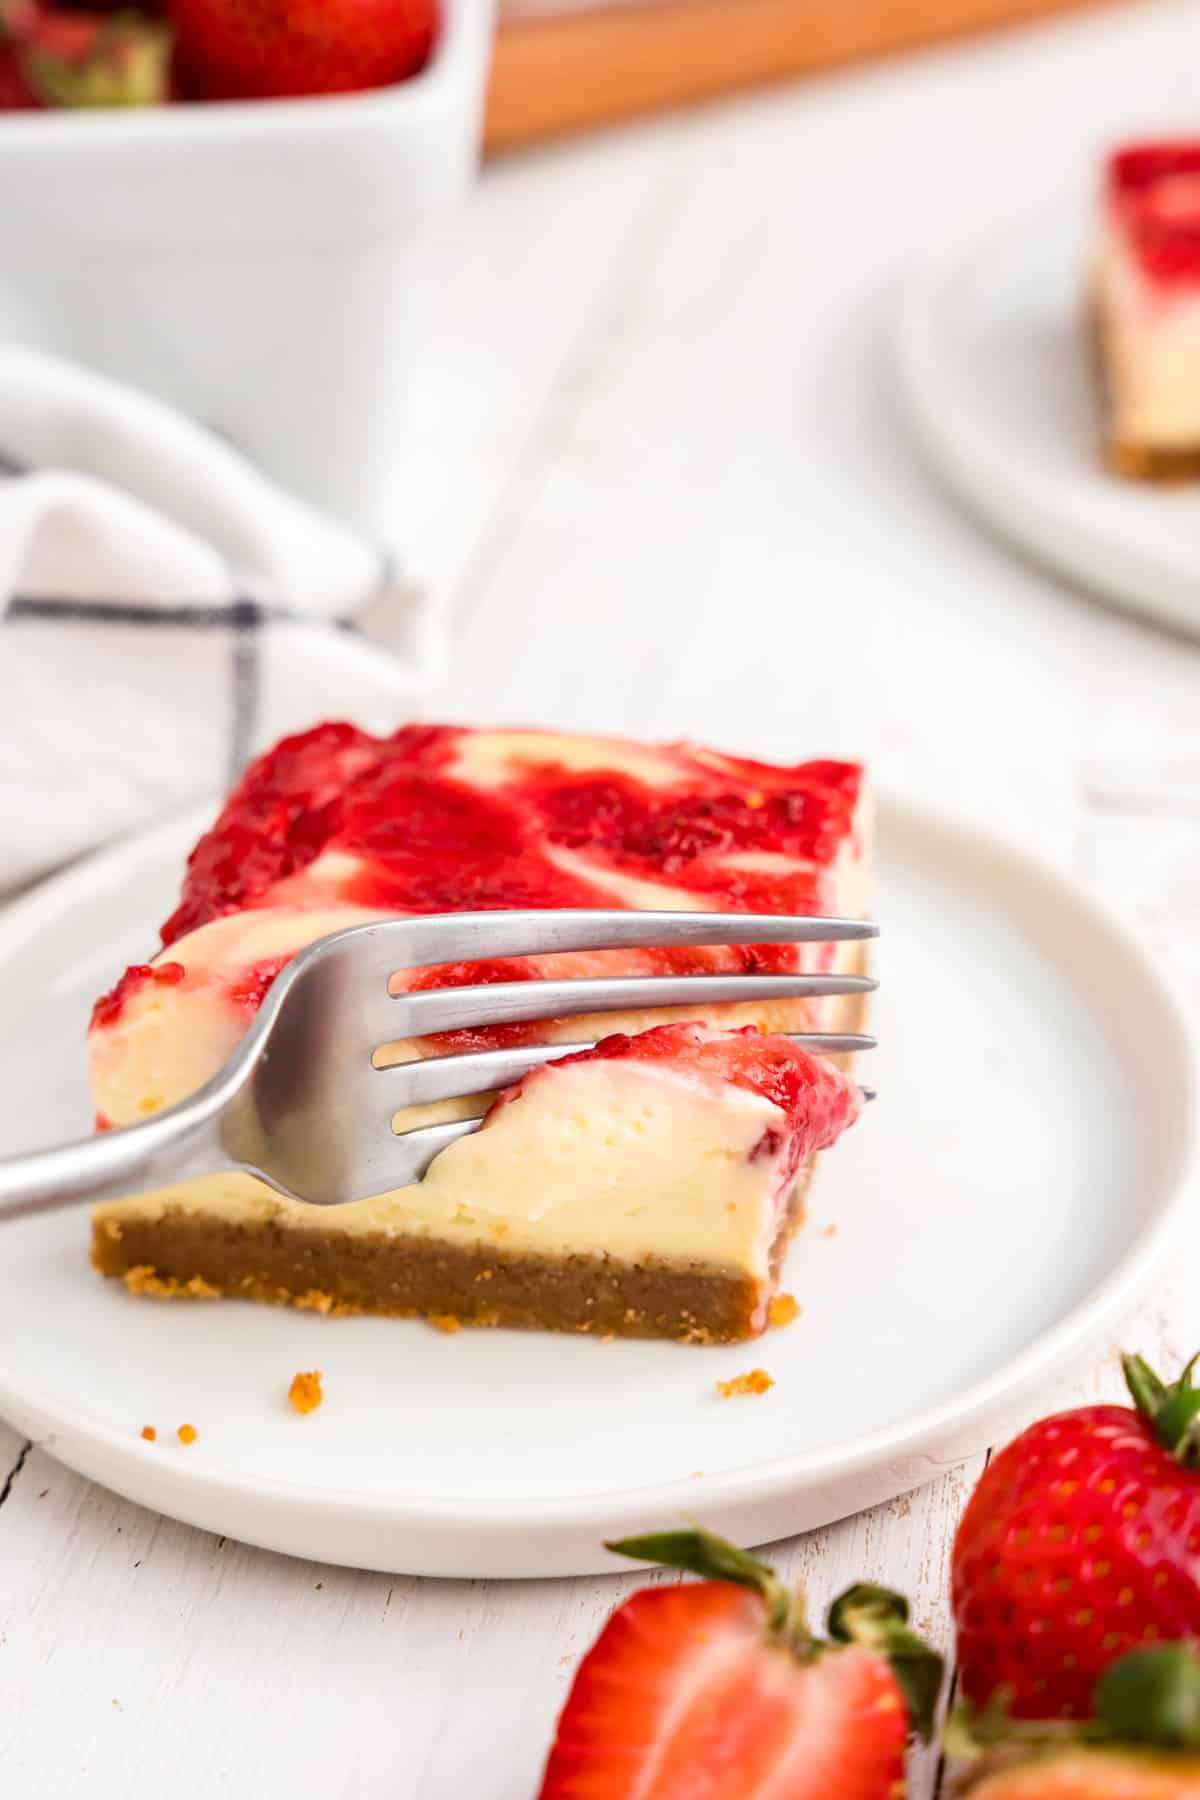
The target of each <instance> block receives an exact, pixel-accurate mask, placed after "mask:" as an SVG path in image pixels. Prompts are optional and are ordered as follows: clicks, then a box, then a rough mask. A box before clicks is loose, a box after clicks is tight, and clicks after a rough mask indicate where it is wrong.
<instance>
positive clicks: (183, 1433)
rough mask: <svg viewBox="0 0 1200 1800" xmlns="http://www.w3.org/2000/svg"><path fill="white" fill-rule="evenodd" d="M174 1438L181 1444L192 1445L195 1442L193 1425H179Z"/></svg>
mask: <svg viewBox="0 0 1200 1800" xmlns="http://www.w3.org/2000/svg"><path fill="white" fill-rule="evenodd" d="M175 1436H176V1437H177V1438H178V1439H179V1441H180V1443H181V1444H194V1443H195V1441H196V1427H195V1426H194V1425H181V1426H180V1427H179V1430H178V1431H177V1432H176V1433H175Z"/></svg>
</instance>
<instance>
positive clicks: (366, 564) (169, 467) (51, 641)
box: [0, 345, 441, 890]
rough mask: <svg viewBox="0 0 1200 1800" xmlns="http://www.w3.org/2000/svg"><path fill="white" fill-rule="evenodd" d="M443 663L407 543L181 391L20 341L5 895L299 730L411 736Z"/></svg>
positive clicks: (3, 602)
mask: <svg viewBox="0 0 1200 1800" xmlns="http://www.w3.org/2000/svg"><path fill="white" fill-rule="evenodd" d="M368 608H369V610H370V614H371V618H372V619H373V620H376V621H378V623H379V626H380V629H381V633H382V635H383V636H384V637H385V639H386V642H387V645H388V649H387V650H384V649H383V648H381V647H380V646H379V645H377V644H375V643H372V642H371V641H369V640H368V638H367V637H365V636H364V635H363V634H362V633H361V632H360V631H358V630H357V629H354V628H353V623H354V621H355V620H356V618H359V617H360V616H361V615H362V614H363V612H364V611H366V610H367V609H368ZM440 654H441V635H440V632H439V629H438V623H437V620H436V618H435V617H434V616H433V613H432V610H431V607H430V604H429V601H428V599H427V598H423V597H422V596H421V595H419V594H416V593H414V592H410V591H407V590H406V589H405V587H404V586H403V584H402V583H401V582H400V581H399V579H398V578H397V575H396V572H395V568H394V564H393V560H392V557H391V556H390V555H389V553H388V551H387V550H386V548H384V547H381V546H380V545H378V544H372V543H368V542H365V541H364V540H363V539H362V538H361V537H359V536H358V535H356V534H355V533H353V532H351V531H350V530H349V529H347V528H346V527H345V526H343V525H341V524H339V523H338V522H336V521H335V520H333V519H330V518H328V517H325V516H323V515H322V514H320V513H318V512H316V511H315V510H314V509H313V508H312V507H310V506H309V505H308V504H307V503H305V502H302V501H300V500H297V499H295V498H293V497H292V496H291V495H289V494H286V493H284V492H283V491H282V490H281V489H279V488H277V487H276V486H275V485H274V484H273V483H272V482H270V481H269V480H268V479H267V477H266V476H265V475H263V474H262V473H260V471H259V470H258V469H257V468H255V467H253V466H252V465H251V464H250V463H248V462H246V461H245V460H244V459H243V458H242V457H241V456H240V455H239V454H238V453H237V452H236V451H234V450H233V449H231V448H230V447H229V446H228V445H227V444H225V443H224V442H223V441H221V440H220V439H218V438H216V437H214V436H213V435H212V434H211V433H210V432H208V431H206V430H205V429H204V428H203V427H201V426H199V425H197V424H195V423H194V422H193V421H191V420H189V419H187V418H185V417H183V416H182V415H181V414H179V413H177V412H175V411H173V410H172V409H171V408H170V407H168V406H166V405H164V404H163V403H162V402H161V401H158V400H154V399H151V398H150V397H149V396H148V395H145V394H141V393H138V392H136V391H134V390H132V389H130V388H127V387H124V386H122V385H121V384H120V383H118V382H115V381H112V380H109V379H108V378H107V377H103V376H100V375H96V374H93V373H91V372H90V371H88V370H85V369H83V368H81V367H79V366H78V365H76V364H73V363H70V362H66V361H62V360H60V359H58V358H56V357H51V356H47V355H45V354H43V353H41V352H37V351H32V350H27V349H23V348H20V347H18V346H15V345H0V890H3V889H5V888H10V887H13V886H15V885H17V884H19V883H22V882H26V881H29V880H31V879H32V878H33V877H34V876H36V875H38V874H41V873H43V872H44V871H46V870H48V869H50V868H53V867H55V866H56V865H57V864H60V863H62V862H65V861H66V860H67V859H68V858H69V857H72V856H75V855H77V854H78V853H79V852H80V851H82V850H85V849H87V848H89V847H90V846H92V845H94V844H100V843H104V842H106V841H108V840H109V839H111V838H113V837H115V836H117V835H118V834H120V833H122V832H126V831H129V830H131V829H133V828H134V827H136V826H139V825H143V824H145V823H146V822H147V821H149V820H151V819H152V818H153V817H154V816H155V815H156V814H158V813H161V812H163V811H164V810H167V809H169V808H171V807H174V806H178V805H180V804H182V803H183V802H184V801H186V800H189V799H196V798H198V797H200V796H203V795H205V794H208V793H215V792H217V791H218V790H220V789H222V788H224V787H226V786H227V785H228V784H229V782H230V781H231V780H232V779H233V777H234V776H236V774H237V772H238V771H239V770H240V768H241V766H242V764H243V763H244V762H245V760H246V758H247V757H248V756H250V755H251V754H253V752H255V751H256V750H258V749H260V748H262V747H263V745H265V744H266V743H268V742H270V741H271V740H272V739H274V738H276V737H279V736H280V735H282V734H283V733H285V732H288V731H293V730H298V729H301V728H303V727H304V726H306V725H309V724H312V723H314V722H315V721H316V720H318V719H320V718H326V717H331V716H348V717H351V718H353V719H354V720H356V721H357V722H358V723H360V724H362V725H364V726H366V727H367V728H368V729H373V730H378V731H386V730H389V729H394V728H395V726H396V725H397V724H399V723H401V722H402V721H403V719H404V718H405V716H406V713H407V710H408V708H409V705H410V703H411V700H412V697H413V696H414V694H416V693H418V692H419V691H420V690H421V688H422V687H424V686H425V685H427V683H428V681H429V680H430V679H431V677H432V675H433V673H434V672H435V669H436V666H437V664H438V662H439V660H440Z"/></svg>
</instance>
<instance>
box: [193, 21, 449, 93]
mask: <svg viewBox="0 0 1200 1800" xmlns="http://www.w3.org/2000/svg"><path fill="white" fill-rule="evenodd" d="M167 13H168V15H169V17H170V18H171V21H172V23H173V24H174V27H175V39H176V65H177V74H178V79H179V82H180V85H181V88H182V90H183V92H184V93H185V94H186V95H187V96H188V97H189V98H192V99H197V100H244V99H256V98H259V97H263V96H269V95H272V94H275V95H278V94H335V93H345V92H349V91H351V90H353V89H357V88H373V87H386V86H388V85H389V83H391V82H394V81H402V80H403V79H404V77H405V76H407V75H413V74H415V73H416V72H417V70H418V69H421V68H423V67H424V65H425V63H426V62H427V61H428V60H429V54H430V51H431V50H432V48H433V44H434V39H435V38H436V36H437V29H438V17H439V4H438V0H168V4H167Z"/></svg>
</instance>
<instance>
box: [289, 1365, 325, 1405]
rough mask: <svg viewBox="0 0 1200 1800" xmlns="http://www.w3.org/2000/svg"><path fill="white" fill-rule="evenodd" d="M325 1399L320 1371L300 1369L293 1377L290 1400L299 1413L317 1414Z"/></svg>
mask: <svg viewBox="0 0 1200 1800" xmlns="http://www.w3.org/2000/svg"><path fill="white" fill-rule="evenodd" d="M324 1398H325V1396H324V1394H323V1393H322V1392H321V1371H320V1369H298V1370H297V1371H296V1373H295V1374H294V1375H293V1376H292V1385H291V1387H290V1388H289V1389H288V1399H289V1400H290V1401H291V1403H292V1405H293V1406H294V1407H295V1409H296V1411H297V1412H299V1413H310V1412H316V1410H317V1408H318V1406H320V1404H321V1402H322V1400H323V1399H324Z"/></svg>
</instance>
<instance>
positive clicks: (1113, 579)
mask: <svg viewBox="0 0 1200 1800" xmlns="http://www.w3.org/2000/svg"><path fill="white" fill-rule="evenodd" d="M1093 212H1094V207H1093V205H1092V203H1091V202H1090V201H1089V200H1088V198H1087V197H1086V196H1085V195H1081V194H1080V193H1079V192H1078V191H1077V190H1076V188H1074V187H1071V188H1070V189H1068V190H1065V191H1064V192H1063V194H1062V195H1061V197H1060V199H1058V200H1057V201H1056V202H1055V203H1054V204H1053V205H1050V206H1048V207H1047V208H1046V210H1045V211H1043V212H1042V213H1041V214H1035V215H1034V216H1032V217H1027V218H1017V219H1008V220H1006V221H1005V222H1004V223H1003V224H1000V225H993V226H992V227H991V228H990V229H989V230H988V231H986V232H985V233H984V234H983V235H982V236H980V235H979V234H978V232H976V234H975V235H974V236H973V237H972V239H971V240H970V241H969V242H967V243H965V244H959V245H958V246H956V247H955V248H953V249H952V250H950V251H949V252H947V253H945V254H943V255H942V256H941V257H939V258H937V259H935V260H934V262H933V264H932V266H931V267H929V268H927V269H925V270H924V271H922V273H921V274H920V275H919V277H917V278H916V279H915V280H914V281H913V282H912V283H911V284H910V286H909V288H908V291H907V293H906V295H905V297H904V301H903V304H902V306H901V309H900V332H899V357H900V370H901V377H902V381H903V386H904V391H905V394H906V396H907V400H908V405H909V410H910V412H911V414H912V417H913V419H914V421H915V423H916V426H917V429H918V431H919V433H920V435H921V437H922V439H923V441H924V443H925V445H926V447H927V449H928V451H929V454H930V456H931V457H932V459H933V461H934V462H935V463H936V465H937V467H938V468H939V470H940V471H941V473H942V475H943V476H944V477H945V479H946V480H947V482H949V484H950V485H951V486H952V487H953V488H954V489H955V490H956V491H957V492H958V494H959V495H960V497H961V498H962V499H963V500H965V501H966V502H967V503H968V504H969V505H970V506H971V507H972V508H974V510H975V511H976V512H977V513H978V514H979V515H980V516H981V517H982V518H983V519H984V520H986V522H987V523H988V524H990V525H992V526H993V527H995V529H996V530H998V531H999V532H1001V533H1002V534H1003V535H1004V536H1005V537H1007V538H1009V539H1010V540H1011V541H1012V542H1013V543H1014V544H1016V545H1017V546H1018V547H1019V548H1021V549H1023V550H1024V551H1025V552H1026V553H1027V554H1028V555H1030V556H1031V557H1033V558H1034V559H1035V560H1036V561H1038V562H1041V563H1044V564H1046V565H1048V566H1049V567H1050V568H1052V569H1054V570H1055V571H1056V572H1057V573H1059V574H1061V575H1065V576H1066V577H1067V579H1068V580H1070V581H1073V582H1077V583H1079V584H1080V585H1081V586H1082V587H1084V588H1086V589H1088V590H1089V591H1091V592H1092V593H1094V594H1096V595H1098V596H1100V597H1101V598H1105V599H1108V600H1110V601H1113V602H1115V603H1116V604H1117V605H1119V606H1121V607H1123V608H1129V609H1132V610H1134V611H1137V612H1141V613H1146V614H1149V615H1150V616H1152V617H1154V618H1157V619H1159V620H1161V621H1163V622H1164V623H1166V624H1169V625H1171V626H1173V627H1174V628H1175V629H1177V630H1182V631H1185V632H1188V633H1189V634H1191V635H1200V486H1191V487H1180V488H1163V487H1154V486H1148V485H1146V484H1142V483H1137V482H1130V481H1123V480H1121V479H1120V478H1119V477H1117V476H1115V475H1110V474H1108V473H1107V472H1106V470H1105V469H1104V467H1103V465H1102V463H1101V459H1100V445H1101V438H1102V427H1101V419H1100V407H1099V398H1098V393H1097V382H1096V378H1095V372H1094V368H1093V364H1092V357H1091V347H1090V345H1089V343H1088V341H1087V333H1086V330H1085V325H1084V285H1085V278H1086V270H1087V251H1088V240H1087V232H1088V228H1089V227H1090V224H1091V221H1092V217H1093Z"/></svg>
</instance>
